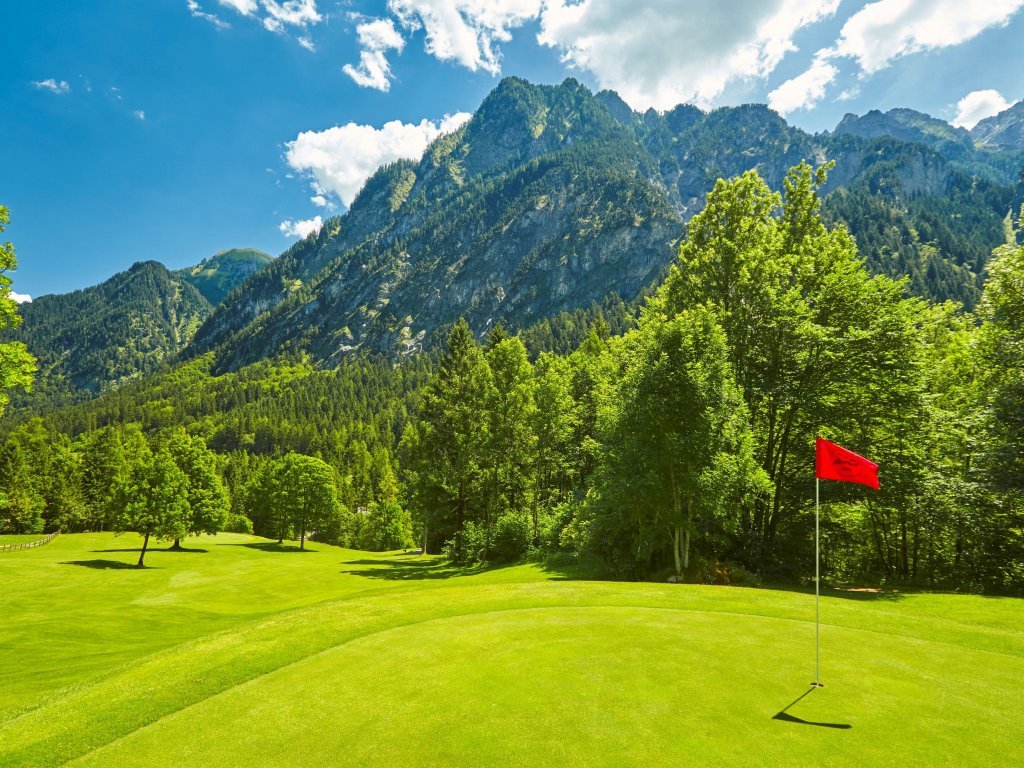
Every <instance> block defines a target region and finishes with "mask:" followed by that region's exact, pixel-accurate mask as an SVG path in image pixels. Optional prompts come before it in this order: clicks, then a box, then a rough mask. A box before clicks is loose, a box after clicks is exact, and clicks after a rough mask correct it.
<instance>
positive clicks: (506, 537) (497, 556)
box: [488, 514, 533, 563]
mask: <svg viewBox="0 0 1024 768" xmlns="http://www.w3.org/2000/svg"><path fill="white" fill-rule="evenodd" d="M532 538H533V528H532V525H531V524H530V518H529V517H527V516H526V515H516V514H508V515H505V516H503V517H499V518H498V522H497V523H495V524H494V531H493V534H492V541H491V547H490V552H489V553H488V554H489V556H490V559H491V560H493V561H494V562H496V563H509V562H513V561H515V560H521V559H522V558H523V557H525V556H526V552H527V550H528V549H529V548H530V542H531V540H532Z"/></svg>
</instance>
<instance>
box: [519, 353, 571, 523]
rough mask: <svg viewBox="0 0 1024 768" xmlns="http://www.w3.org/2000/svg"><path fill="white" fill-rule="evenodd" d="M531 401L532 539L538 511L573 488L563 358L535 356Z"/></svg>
mask: <svg viewBox="0 0 1024 768" xmlns="http://www.w3.org/2000/svg"><path fill="white" fill-rule="evenodd" d="M533 401H534V408H533V410H532V411H531V412H530V414H529V415H530V423H529V428H530V431H531V433H532V435H533V438H534V440H535V443H534V457H533V464H532V469H533V488H532V493H531V502H532V506H531V517H532V523H533V536H534V539H535V540H536V539H537V532H538V529H539V526H540V516H541V513H542V511H544V512H546V511H548V510H550V509H551V508H552V506H553V505H554V504H556V503H561V502H564V501H565V500H566V498H567V496H568V494H569V493H570V492H571V491H572V490H573V482H572V453H573V452H572V436H573V433H574V431H575V429H576V424H577V421H578V417H577V412H576V403H575V401H574V400H573V397H572V391H571V371H570V368H569V363H568V361H567V360H566V359H565V358H563V357H558V356H556V355H552V354H550V353H548V352H544V353H542V354H541V355H540V357H539V358H538V359H537V364H536V365H535V366H534V382H533Z"/></svg>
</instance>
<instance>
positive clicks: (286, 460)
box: [248, 453, 339, 549]
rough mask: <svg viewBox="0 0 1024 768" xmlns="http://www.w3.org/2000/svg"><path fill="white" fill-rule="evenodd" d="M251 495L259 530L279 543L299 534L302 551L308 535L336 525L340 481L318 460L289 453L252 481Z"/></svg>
mask: <svg viewBox="0 0 1024 768" xmlns="http://www.w3.org/2000/svg"><path fill="white" fill-rule="evenodd" d="M248 495H249V517H250V519H252V521H253V525H254V526H255V528H256V530H257V531H260V532H263V533H264V535H266V534H267V533H269V534H270V535H271V536H273V535H274V534H276V536H277V538H278V541H281V540H283V539H284V538H287V537H290V535H292V534H293V533H294V534H297V535H298V537H299V548H300V549H305V547H306V534H307V533H309V532H311V531H317V530H319V529H320V528H322V527H326V528H331V527H333V526H336V525H337V516H338V511H339V506H338V488H337V479H336V476H335V473H334V470H332V469H331V468H330V467H329V466H328V465H327V464H326V463H324V462H323V461H322V460H321V459H318V458H316V457H315V456H303V455H301V454H298V453H288V454H286V455H285V456H283V457H282V458H280V459H275V460H274V461H272V462H270V463H269V464H267V465H266V467H265V468H264V469H263V471H262V472H261V473H260V474H259V475H258V476H257V477H256V478H255V479H254V480H253V483H252V485H251V486H250V488H249V494H248Z"/></svg>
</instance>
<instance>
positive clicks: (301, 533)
mask: <svg viewBox="0 0 1024 768" xmlns="http://www.w3.org/2000/svg"><path fill="white" fill-rule="evenodd" d="M305 548H306V526H305V525H304V524H303V526H302V527H301V528H300V529H299V549H305Z"/></svg>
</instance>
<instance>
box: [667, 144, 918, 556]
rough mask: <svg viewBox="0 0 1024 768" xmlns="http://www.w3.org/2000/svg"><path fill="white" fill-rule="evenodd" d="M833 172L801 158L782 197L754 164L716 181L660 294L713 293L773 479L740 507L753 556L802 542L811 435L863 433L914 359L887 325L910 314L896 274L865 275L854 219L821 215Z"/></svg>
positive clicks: (681, 305)
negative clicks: (851, 229)
mask: <svg viewBox="0 0 1024 768" xmlns="http://www.w3.org/2000/svg"><path fill="white" fill-rule="evenodd" d="M827 170H828V169H827V167H821V168H818V169H817V170H814V169H812V168H811V167H810V166H808V165H806V164H801V165H799V166H796V167H795V168H793V169H792V170H791V171H790V173H789V175H788V176H787V178H786V180H785V185H784V186H785V190H784V195H783V196H781V197H780V196H779V195H777V194H776V193H774V192H772V191H771V190H770V189H769V188H768V187H767V185H766V184H765V183H764V181H763V180H762V179H761V177H760V176H758V175H757V173H756V172H754V171H750V172H748V173H745V174H743V175H742V176H740V177H738V178H736V179H733V180H731V181H721V180H720V181H719V182H718V183H717V184H716V185H715V187H714V189H713V190H712V191H711V192H710V193H709V195H708V200H707V206H706V207H705V209H704V211H702V212H701V213H700V214H698V215H697V216H695V217H694V218H693V219H692V220H691V222H690V227H689V236H688V238H687V240H686V242H685V243H684V244H683V246H682V247H681V249H680V256H679V262H678V264H677V265H676V266H674V267H673V268H672V270H671V272H670V274H669V277H668V279H667V280H666V282H665V284H664V285H663V286H662V288H661V289H660V290H659V292H658V295H657V296H656V298H655V300H654V303H655V304H656V305H657V306H658V307H659V311H662V312H663V313H664V314H665V315H666V316H671V315H672V314H675V313H677V312H679V311H681V310H683V309H685V308H687V307H692V306H695V305H698V304H702V303H705V302H706V303H708V304H709V305H710V306H711V307H713V308H714V309H715V312H716V316H717V317H718V318H719V322H720V323H721V326H722V328H723V330H724V332H725V336H726V342H727V348H728V359H729V362H730V364H731V366H732V370H733V372H734V375H735V377H736V381H737V383H738V384H739V386H740V389H741V391H742V393H743V399H744V402H745V403H746V406H747V410H748V412H749V414H750V419H751V425H752V429H753V435H754V443H755V449H756V455H757V459H758V462H759V464H760V465H761V467H762V468H763V470H764V471H765V473H766V474H767V476H768V477H769V479H770V481H771V486H770V490H769V491H768V492H766V493H763V494H759V495H758V496H757V497H756V498H755V499H754V500H753V502H752V503H750V504H749V505H747V506H746V507H745V508H744V509H743V510H742V513H741V520H740V523H741V525H740V542H739V543H740V545H741V546H742V548H743V551H744V557H745V559H746V560H747V561H748V563H749V564H751V565H753V566H754V567H755V568H779V567H786V564H787V563H792V562H794V560H795V559H796V557H797V556H798V554H799V553H803V552H805V551H806V550H807V546H806V542H807V536H808V528H807V520H808V518H809V514H810V509H811V507H812V506H813V502H812V499H811V497H810V494H809V493H808V491H807V487H808V486H807V478H808V477H812V476H813V475H812V472H813V469H812V467H813V464H812V462H813V438H814V435H815V434H821V433H824V432H828V433H829V434H832V435H834V436H836V437H840V436H849V435H851V434H853V435H859V434H861V422H862V420H863V419H864V418H881V417H884V416H885V415H887V414H889V413H890V412H889V411H887V410H886V409H887V408H888V406H887V405H886V404H885V403H877V402H872V397H873V396H875V395H877V394H878V393H879V392H881V391H882V387H881V386H880V384H882V383H884V382H885V381H886V380H887V378H888V377H889V376H891V375H893V374H894V373H895V372H896V371H898V370H899V369H900V367H901V366H911V365H913V360H910V359H908V358H907V355H906V354H905V353H906V349H907V347H906V345H905V344H904V343H903V341H902V340H903V339H904V338H906V334H905V333H904V332H903V331H902V330H899V331H898V332H896V333H893V331H894V329H903V328H905V326H906V324H907V323H908V322H909V320H908V317H909V315H910V313H908V312H906V311H905V309H904V307H903V306H902V302H903V296H902V292H903V289H902V285H901V284H900V283H897V282H894V281H892V280H890V279H888V278H886V277H881V276H877V277H871V276H870V275H869V274H868V272H867V270H866V269H865V267H864V264H863V262H862V261H861V260H860V259H859V257H858V255H857V249H856V244H855V242H854V241H853V239H852V238H851V237H850V235H849V234H848V233H847V232H846V230H845V229H842V228H837V229H833V230H828V229H827V228H826V227H825V225H824V224H823V223H822V220H821V217H820V215H819V208H820V199H819V197H818V190H819V189H820V187H821V186H822V185H823V184H824V183H825V180H826V176H827ZM893 339H896V342H895V344H894V343H891V342H893ZM849 442H850V441H849V440H847V443H849ZM853 447H854V448H858V449H860V450H861V451H870V449H871V447H872V446H871V445H870V443H863V444H861V443H859V442H858V443H856V444H855V445H854V446H853ZM780 539H782V540H781V541H780Z"/></svg>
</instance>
